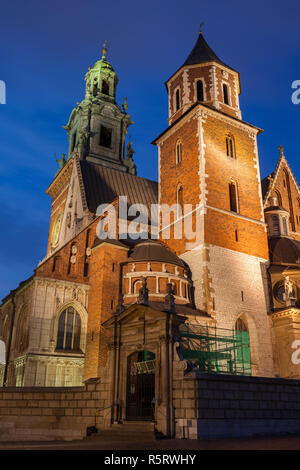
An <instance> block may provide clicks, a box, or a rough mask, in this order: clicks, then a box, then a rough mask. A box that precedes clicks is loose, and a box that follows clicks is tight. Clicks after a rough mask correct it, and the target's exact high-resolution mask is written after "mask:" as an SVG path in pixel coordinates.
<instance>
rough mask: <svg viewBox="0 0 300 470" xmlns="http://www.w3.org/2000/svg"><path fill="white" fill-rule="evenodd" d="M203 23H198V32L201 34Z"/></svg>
mask: <svg viewBox="0 0 300 470" xmlns="http://www.w3.org/2000/svg"><path fill="white" fill-rule="evenodd" d="M203 25H204V22H202V23H200V29H199V34H202V26H203Z"/></svg>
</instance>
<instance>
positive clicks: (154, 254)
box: [128, 240, 186, 267]
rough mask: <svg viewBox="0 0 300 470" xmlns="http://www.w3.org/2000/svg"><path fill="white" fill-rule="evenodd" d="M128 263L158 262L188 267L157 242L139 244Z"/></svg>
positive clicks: (145, 241) (141, 242)
mask: <svg viewBox="0 0 300 470" xmlns="http://www.w3.org/2000/svg"><path fill="white" fill-rule="evenodd" d="M128 261H133V262H136V261H148V262H149V261H158V262H161V263H169V264H175V265H177V266H181V267H186V264H185V263H184V261H183V260H182V259H180V258H179V257H178V256H177V255H175V253H173V252H172V251H171V250H170V249H169V248H167V247H166V246H165V245H163V244H162V243H161V242H159V241H157V240H143V241H140V242H138V243H137V244H136V245H135V246H134V248H133V249H132V251H131V252H130V255H129V259H128Z"/></svg>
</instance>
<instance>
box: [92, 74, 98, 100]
mask: <svg viewBox="0 0 300 470" xmlns="http://www.w3.org/2000/svg"><path fill="white" fill-rule="evenodd" d="M97 91H98V82H97V79H96V78H95V81H94V85H93V95H94V96H96V95H97Z"/></svg>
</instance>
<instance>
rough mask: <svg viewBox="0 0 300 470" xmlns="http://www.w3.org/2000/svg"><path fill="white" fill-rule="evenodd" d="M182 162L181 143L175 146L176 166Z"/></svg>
mask: <svg viewBox="0 0 300 470" xmlns="http://www.w3.org/2000/svg"><path fill="white" fill-rule="evenodd" d="M181 160H182V146H181V142H177V144H176V165H178V163H180V162H181Z"/></svg>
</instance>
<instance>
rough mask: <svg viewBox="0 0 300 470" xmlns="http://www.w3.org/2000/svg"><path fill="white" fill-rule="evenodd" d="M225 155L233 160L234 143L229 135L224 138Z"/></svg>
mask: <svg viewBox="0 0 300 470" xmlns="http://www.w3.org/2000/svg"><path fill="white" fill-rule="evenodd" d="M226 155H227V157H231V158H235V148H234V141H233V138H232V137H231V136H230V135H227V136H226Z"/></svg>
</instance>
